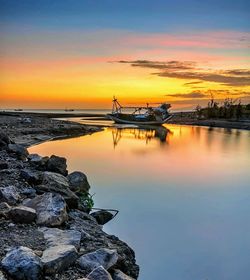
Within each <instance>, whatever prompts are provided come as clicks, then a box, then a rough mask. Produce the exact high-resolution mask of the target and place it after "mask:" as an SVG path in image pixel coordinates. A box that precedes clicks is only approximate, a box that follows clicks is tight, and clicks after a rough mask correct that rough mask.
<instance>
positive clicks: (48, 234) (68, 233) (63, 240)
mask: <svg viewBox="0 0 250 280" xmlns="http://www.w3.org/2000/svg"><path fill="white" fill-rule="evenodd" d="M40 231H41V232H42V233H43V234H44V238H45V240H46V241H47V244H48V245H49V247H52V246H58V245H73V246H75V247H76V248H78V249H79V248H80V242H81V232H79V231H77V230H61V229H58V228H41V229H40Z"/></svg>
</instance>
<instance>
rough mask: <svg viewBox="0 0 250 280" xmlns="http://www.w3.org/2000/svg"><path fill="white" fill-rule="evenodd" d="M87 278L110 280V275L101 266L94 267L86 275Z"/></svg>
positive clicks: (91, 279)
mask: <svg viewBox="0 0 250 280" xmlns="http://www.w3.org/2000/svg"><path fill="white" fill-rule="evenodd" d="M87 279H89V280H112V277H111V275H110V274H109V273H108V271H107V270H106V269H104V268H103V267H102V266H98V267H97V268H95V269H94V270H93V271H92V272H91V273H90V274H89V275H88V276H87Z"/></svg>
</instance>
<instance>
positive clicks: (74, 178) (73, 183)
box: [67, 171, 90, 193]
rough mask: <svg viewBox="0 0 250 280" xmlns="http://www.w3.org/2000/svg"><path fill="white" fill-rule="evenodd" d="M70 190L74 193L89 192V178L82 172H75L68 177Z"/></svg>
mask: <svg viewBox="0 0 250 280" xmlns="http://www.w3.org/2000/svg"><path fill="white" fill-rule="evenodd" d="M67 178H68V180H69V186H70V189H71V190H72V191H74V192H85V193H86V192H88V191H89V189H90V185H89V183H88V179H87V176H86V175H85V174H84V173H82V172H80V171H75V172H72V173H70V174H69V175H68V177H67Z"/></svg>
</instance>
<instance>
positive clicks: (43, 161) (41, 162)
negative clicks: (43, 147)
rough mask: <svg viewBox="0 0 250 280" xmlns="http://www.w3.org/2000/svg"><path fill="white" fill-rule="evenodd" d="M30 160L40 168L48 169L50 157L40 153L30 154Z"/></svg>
mask: <svg viewBox="0 0 250 280" xmlns="http://www.w3.org/2000/svg"><path fill="white" fill-rule="evenodd" d="M28 160H29V162H30V163H31V164H33V165H34V166H35V167H36V168H37V169H39V170H46V169H47V163H48V160H49V157H41V156H39V155H38V154H30V155H28Z"/></svg>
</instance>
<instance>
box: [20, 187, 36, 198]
mask: <svg viewBox="0 0 250 280" xmlns="http://www.w3.org/2000/svg"><path fill="white" fill-rule="evenodd" d="M20 193H21V194H23V195H25V196H27V197H30V198H32V197H35V195H36V190H35V189H33V188H25V189H22V190H21V192H20Z"/></svg>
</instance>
